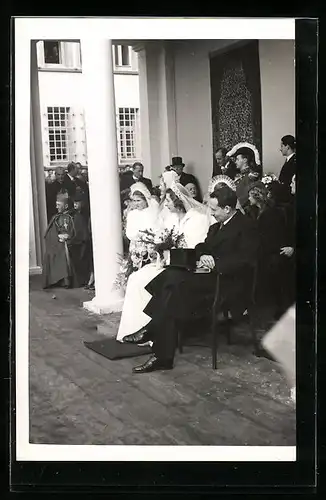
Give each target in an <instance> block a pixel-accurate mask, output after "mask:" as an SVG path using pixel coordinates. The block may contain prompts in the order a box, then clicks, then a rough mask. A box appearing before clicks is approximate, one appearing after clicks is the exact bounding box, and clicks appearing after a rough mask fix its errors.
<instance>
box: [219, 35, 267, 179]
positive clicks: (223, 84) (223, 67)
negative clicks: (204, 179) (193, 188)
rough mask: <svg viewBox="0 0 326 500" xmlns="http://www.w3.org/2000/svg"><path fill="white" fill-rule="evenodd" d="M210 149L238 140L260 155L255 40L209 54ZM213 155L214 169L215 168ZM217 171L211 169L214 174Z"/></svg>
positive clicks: (259, 92) (258, 83)
mask: <svg viewBox="0 0 326 500" xmlns="http://www.w3.org/2000/svg"><path fill="white" fill-rule="evenodd" d="M210 78H211V102H212V127H213V152H214V153H215V151H216V149H217V148H218V147H225V148H227V150H230V149H231V148H232V147H233V146H235V145H236V144H237V143H239V142H250V143H251V144H254V145H255V146H256V148H257V149H258V151H259V155H260V157H261V155H262V147H261V146H262V138H261V136H262V130H261V90H260V65H259V46H258V40H254V41H250V42H248V43H244V44H241V46H236V47H233V48H231V49H229V50H227V51H225V52H223V53H217V54H214V55H213V54H212V55H211V56H210ZM215 167H216V164H215V157H214V170H215ZM215 173H217V172H215V171H214V174H215Z"/></svg>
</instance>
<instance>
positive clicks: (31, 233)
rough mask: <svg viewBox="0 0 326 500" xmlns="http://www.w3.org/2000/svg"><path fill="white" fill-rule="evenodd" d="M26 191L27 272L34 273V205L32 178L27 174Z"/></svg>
mask: <svg viewBox="0 0 326 500" xmlns="http://www.w3.org/2000/svg"><path fill="white" fill-rule="evenodd" d="M28 180H29V182H28V191H29V273H30V274H34V273H35V272H36V271H37V270H38V267H37V257H36V240H35V225H34V224H35V223H34V207H33V193H32V180H31V176H30V175H29V179H28Z"/></svg>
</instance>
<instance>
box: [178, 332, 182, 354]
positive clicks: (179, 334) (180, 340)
mask: <svg viewBox="0 0 326 500" xmlns="http://www.w3.org/2000/svg"><path fill="white" fill-rule="evenodd" d="M178 349H179V353H180V354H182V353H183V345H182V333H181V330H178Z"/></svg>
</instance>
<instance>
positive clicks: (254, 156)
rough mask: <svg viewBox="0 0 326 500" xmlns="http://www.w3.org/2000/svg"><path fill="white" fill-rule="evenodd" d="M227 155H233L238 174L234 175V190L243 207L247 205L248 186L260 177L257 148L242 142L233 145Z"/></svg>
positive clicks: (260, 169)
mask: <svg viewBox="0 0 326 500" xmlns="http://www.w3.org/2000/svg"><path fill="white" fill-rule="evenodd" d="M228 156H230V157H232V156H233V157H235V163H236V166H237V169H238V174H237V175H236V177H235V179H234V180H235V183H236V192H237V197H238V200H239V202H240V205H241V207H242V208H243V209H246V208H247V207H248V206H249V187H250V185H251V184H252V183H253V182H255V181H258V180H260V179H261V177H262V167H261V163H260V157H259V153H258V150H257V148H256V147H255V146H253V145H252V144H250V143H248V142H242V143H239V144H237V145H236V146H234V147H233V148H232V149H231V151H229V152H228Z"/></svg>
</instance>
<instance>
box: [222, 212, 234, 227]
mask: <svg viewBox="0 0 326 500" xmlns="http://www.w3.org/2000/svg"><path fill="white" fill-rule="evenodd" d="M236 213H237V212H234V213H233V214H232V215H231V217H229V218H228V219H226V220H225V221H224V222H223V226H225V224H227V223H228V222H230V220H231V219H232V217H234V216H235V214H236Z"/></svg>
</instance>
